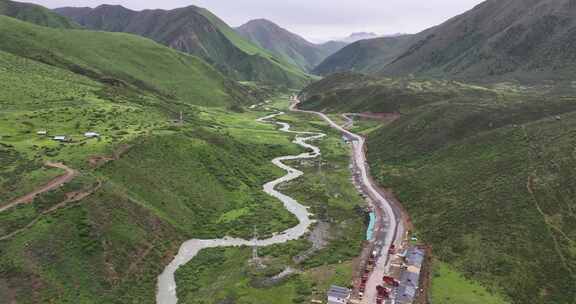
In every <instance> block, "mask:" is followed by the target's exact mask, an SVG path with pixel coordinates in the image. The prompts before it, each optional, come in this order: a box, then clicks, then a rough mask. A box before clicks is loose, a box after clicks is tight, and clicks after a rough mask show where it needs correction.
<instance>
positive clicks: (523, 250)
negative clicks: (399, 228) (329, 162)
mask: <svg viewBox="0 0 576 304" xmlns="http://www.w3.org/2000/svg"><path fill="white" fill-rule="evenodd" d="M301 97H302V98H303V99H304V101H303V104H302V107H303V108H306V109H315V110H325V111H328V112H340V113H343V112H351V111H354V112H380V113H381V112H384V113H394V114H396V115H395V116H398V114H399V117H398V119H396V120H394V121H393V122H391V123H389V124H386V125H383V126H382V127H380V128H376V130H375V131H373V132H370V133H369V134H368V135H367V138H368V141H367V143H368V158H369V161H370V164H371V168H372V170H371V172H372V173H373V174H374V176H375V177H377V180H378V181H379V182H380V184H382V185H383V186H384V187H386V188H390V189H393V190H394V192H395V193H396V195H397V197H398V198H399V199H400V201H401V202H402V203H403V205H404V206H405V207H406V208H407V209H408V211H409V213H410V214H411V216H412V220H413V222H414V224H415V229H416V231H417V232H418V234H419V235H420V238H421V239H423V240H424V241H425V242H427V243H429V244H430V245H432V246H433V248H434V255H435V256H436V257H437V258H439V259H440V260H442V261H443V262H446V263H449V264H450V265H452V266H453V267H455V268H456V269H458V271H460V272H461V273H463V274H464V275H465V276H466V277H467V278H468V279H474V280H476V281H479V282H480V283H482V284H483V285H485V286H487V287H489V288H490V289H491V290H493V291H494V292H496V293H502V294H504V295H505V296H506V297H507V298H508V299H509V300H510V302H511V303H515V304H548V303H557V304H572V303H574V299H575V297H576V290H575V289H574V288H572V287H573V286H575V284H576V254H575V252H574V241H573V240H574V237H575V236H576V225H574V224H575V223H576V214H575V213H574V208H575V207H576V204H575V202H574V200H573V197H574V194H573V193H574V191H575V189H576V179H575V178H574V176H576V172H575V170H574V168H575V166H576V159H575V158H574V151H573V147H574V145H576V140H575V138H574V136H573V135H572V130H573V128H574V126H576V90H575V89H574V88H573V87H572V85H571V84H566V85H564V84H561V85H559V86H558V87H551V86H541V87H533V88H531V87H521V86H512V85H504V84H499V85H494V86H490V87H482V86H478V85H470V84H465V83H461V82H457V81H453V80H418V79H416V80H415V79H412V78H410V77H407V78H381V77H375V76H366V75H354V74H350V73H348V74H335V75H332V76H329V77H326V78H324V79H323V80H322V81H320V82H317V83H315V84H313V85H311V86H309V87H308V88H307V89H305V90H304V91H303V93H302V95H301ZM358 123H360V124H361V122H358ZM570 286H572V287H570ZM438 288H440V289H441V288H442V286H439V287H438Z"/></svg>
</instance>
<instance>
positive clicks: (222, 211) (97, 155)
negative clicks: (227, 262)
mask: <svg viewBox="0 0 576 304" xmlns="http://www.w3.org/2000/svg"><path fill="white" fill-rule="evenodd" d="M0 27H1V28H2V31H1V32H0V37H1V39H0V108H1V109H2V111H0V118H1V119H0V205H1V206H5V205H6V204H7V203H9V202H10V201H11V200H12V199H14V198H16V197H19V196H21V195H23V194H25V193H27V192H29V191H32V190H33V189H36V188H38V187H40V186H41V185H43V184H45V183H46V182H47V181H49V180H51V179H52V178H54V177H55V176H58V175H60V174H62V172H61V171H60V170H57V169H47V167H45V165H44V164H45V162H47V161H52V162H63V163H65V164H66V165H67V166H69V167H71V168H73V169H75V170H77V171H78V172H79V176H78V177H76V178H74V179H73V181H72V182H70V183H68V184H65V185H64V186H63V187H59V188H57V189H56V190H53V191H50V192H48V193H45V194H42V195H40V196H38V197H36V198H35V199H34V201H33V202H32V203H30V204H24V205H19V206H17V207H14V208H12V209H8V210H6V211H2V212H0V299H3V300H7V302H8V303H12V302H17V303H154V293H155V284H156V277H157V275H158V274H159V273H160V271H161V270H162V268H163V266H164V265H165V264H166V263H168V261H169V260H170V259H171V257H172V256H173V254H174V253H175V251H176V250H177V248H178V247H179V246H180V244H181V242H182V241H183V240H185V239H187V238H191V237H221V236H224V235H236V236H243V237H248V236H250V235H251V234H252V231H253V228H254V226H255V225H256V227H257V228H258V229H259V230H260V231H261V233H262V235H268V234H270V233H272V232H277V231H281V230H284V229H286V228H287V227H290V226H292V225H294V224H295V221H296V220H295V219H294V218H293V217H292V216H291V215H290V214H289V213H288V212H287V211H286V210H284V209H283V207H282V205H281V204H280V203H279V202H277V201H275V200H273V199H271V198H270V197H267V196H265V195H263V194H262V193H261V190H260V187H261V185H262V184H263V183H264V182H265V181H267V180H269V179H272V178H274V177H276V176H277V175H278V174H280V172H279V171H278V169H277V168H276V167H274V166H272V165H271V164H270V163H269V160H270V159H272V158H273V157H275V156H278V155H281V154H290V153H298V152H299V150H298V149H297V148H296V147H295V146H294V145H293V144H292V143H291V142H290V137H289V136H286V135H283V134H281V133H278V132H277V131H276V130H275V127H274V126H271V125H263V124H258V123H256V122H255V119H256V117H257V115H260V114H233V112H232V113H231V112H230V111H229V110H228V109H227V108H229V107H232V106H234V105H235V107H233V108H234V109H237V110H239V109H241V107H240V106H239V105H238V104H239V103H241V102H252V100H251V99H250V98H249V97H245V98H244V97H243V96H244V93H243V90H239V89H238V87H236V85H235V84H234V83H231V82H229V81H227V80H226V79H225V78H224V77H223V76H221V74H219V73H218V72H216V71H215V70H214V69H213V68H211V67H210V66H208V65H207V64H205V63H203V62H202V61H201V60H199V59H197V58H195V57H192V56H189V55H186V54H183V53H180V52H177V51H174V50H172V49H169V48H166V47H163V46H161V45H159V44H156V43H154V42H152V41H150V40H147V39H143V38H139V37H136V36H132V35H127V34H118V33H105V32H90V31H85V30H82V31H79V30H60V29H50V28H47V27H40V26H36V25H33V24H30V23H25V22H21V21H18V20H16V19H12V18H9V17H5V16H2V17H0ZM240 98H244V99H240ZM198 105H208V106H209V107H205V108H201V107H199V106H198ZM178 111H183V113H184V118H185V121H186V123H185V124H184V125H183V126H180V125H178V124H175V123H173V122H172V120H173V119H174V118H176V117H177V112H178ZM41 130H45V131H47V132H48V134H49V135H50V136H55V135H68V136H70V138H71V142H69V143H58V142H56V141H53V140H52V139H51V137H47V136H42V135H38V134H37V132H38V131H41ZM87 131H96V132H98V133H100V134H101V137H100V138H98V139H87V138H85V137H84V135H83V134H84V132H87ZM105 160H111V162H109V163H107V164H105Z"/></svg>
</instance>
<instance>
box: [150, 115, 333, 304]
mask: <svg viewBox="0 0 576 304" xmlns="http://www.w3.org/2000/svg"><path fill="white" fill-rule="evenodd" d="M283 114H284V112H278V113H275V114H272V115H268V116H265V117H262V118H259V119H258V120H257V121H259V122H262V123H275V124H277V125H280V126H281V128H280V131H281V132H286V133H293V134H298V135H304V136H297V137H296V139H294V143H295V144H297V145H299V146H301V147H303V148H305V149H309V150H311V152H307V153H302V154H300V155H292V156H282V157H278V158H275V159H274V160H272V163H273V164H274V165H276V166H278V167H280V168H282V169H283V170H285V171H286V175H284V176H283V177H281V178H278V179H276V180H273V181H271V182H269V183H267V184H265V185H264V187H263V190H264V192H266V193H267V194H268V195H270V196H273V197H275V198H277V199H279V200H280V201H281V202H282V203H283V204H284V207H285V208H286V209H287V210H288V211H290V212H291V213H292V214H294V215H295V216H296V217H297V218H298V222H299V223H298V225H296V226H295V227H292V228H290V229H288V230H286V231H284V232H282V233H280V234H275V235H273V236H272V237H271V238H269V239H265V240H243V239H237V238H229V237H225V238H222V239H215V240H201V239H192V240H189V241H186V242H185V243H184V244H182V246H181V247H180V250H179V252H178V254H177V255H176V257H175V258H174V260H172V262H171V263H170V264H169V265H168V266H166V268H165V269H164V271H163V272H162V274H161V275H160V276H159V277H158V286H157V288H158V290H157V294H156V303H157V304H176V303H177V302H178V297H177V294H176V279H175V273H176V271H177V270H178V268H179V267H180V266H182V265H184V264H186V263H188V262H190V260H192V259H193V258H194V257H195V256H196V255H197V254H198V252H200V251H201V250H202V249H206V248H216V247H238V246H253V245H257V246H261V247H264V246H270V245H274V244H281V243H285V242H288V241H291V240H296V239H299V238H300V237H302V236H303V235H304V234H305V233H306V232H307V231H308V230H309V228H310V225H311V224H312V223H313V220H311V219H310V213H309V212H308V208H307V207H305V206H303V205H301V204H300V203H298V202H297V201H296V200H295V199H293V198H291V197H289V196H287V195H285V194H283V193H281V192H279V191H277V190H276V186H278V185H280V184H282V183H285V182H288V181H291V180H294V179H297V178H298V177H300V176H302V175H303V174H304V173H303V172H301V171H299V170H296V169H294V168H292V167H290V166H287V165H285V164H284V163H283V161H288V160H296V159H312V158H316V157H318V156H320V148H318V147H316V146H313V145H311V144H309V143H307V142H308V141H312V140H317V139H320V138H322V137H325V136H326V134H323V133H314V132H296V131H291V130H290V124H288V123H285V122H278V121H271V120H272V119H273V118H275V117H276V116H279V115H283Z"/></svg>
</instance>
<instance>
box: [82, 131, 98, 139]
mask: <svg viewBox="0 0 576 304" xmlns="http://www.w3.org/2000/svg"><path fill="white" fill-rule="evenodd" d="M84 137H86V138H97V137H100V134H98V133H96V132H86V133H84Z"/></svg>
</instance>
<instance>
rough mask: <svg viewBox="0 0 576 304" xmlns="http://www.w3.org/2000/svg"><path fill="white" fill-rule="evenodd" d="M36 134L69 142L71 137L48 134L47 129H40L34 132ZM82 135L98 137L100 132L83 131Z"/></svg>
mask: <svg viewBox="0 0 576 304" xmlns="http://www.w3.org/2000/svg"><path fill="white" fill-rule="evenodd" d="M36 134H37V135H38V136H44V137H51V138H52V140H54V141H58V142H70V141H72V138H71V137H70V136H68V135H56V136H50V135H49V134H48V131H46V130H40V131H38V132H36ZM84 137H85V138H98V137H100V134H99V133H96V132H86V133H84Z"/></svg>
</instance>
